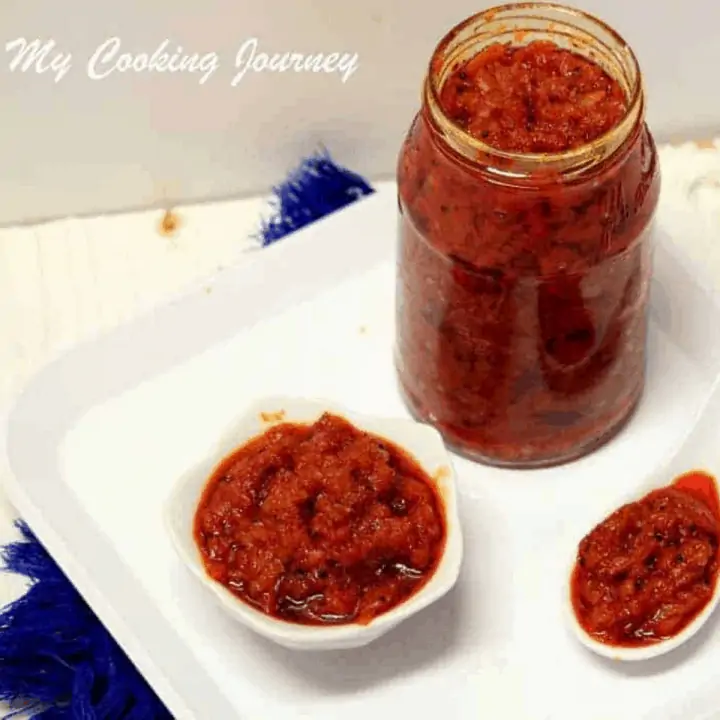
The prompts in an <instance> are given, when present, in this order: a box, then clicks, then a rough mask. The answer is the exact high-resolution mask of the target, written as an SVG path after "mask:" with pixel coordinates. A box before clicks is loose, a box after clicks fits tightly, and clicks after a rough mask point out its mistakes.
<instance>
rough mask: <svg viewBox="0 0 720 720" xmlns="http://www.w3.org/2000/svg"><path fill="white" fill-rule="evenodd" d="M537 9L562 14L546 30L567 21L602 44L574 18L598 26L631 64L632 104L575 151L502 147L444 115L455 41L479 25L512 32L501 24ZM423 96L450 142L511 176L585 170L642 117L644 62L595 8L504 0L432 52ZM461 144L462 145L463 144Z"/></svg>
mask: <svg viewBox="0 0 720 720" xmlns="http://www.w3.org/2000/svg"><path fill="white" fill-rule="evenodd" d="M533 11H534V12H535V13H536V15H535V18H537V17H538V15H539V14H545V15H548V16H552V15H553V14H556V15H557V18H558V19H557V20H550V24H549V27H548V30H547V32H553V31H554V32H557V31H558V27H559V26H560V25H563V24H564V25H565V27H566V28H569V29H571V30H572V29H574V30H577V31H579V32H580V33H581V34H584V35H586V36H588V38H592V40H594V42H596V43H598V44H602V41H601V40H599V39H598V38H597V37H595V36H591V35H590V32H589V31H588V30H583V29H582V28H581V27H580V26H579V25H578V24H576V23H573V20H575V21H580V22H585V23H586V24H588V25H589V26H590V27H591V28H594V29H596V30H597V31H598V34H600V33H603V34H606V35H607V36H608V37H609V38H610V40H611V41H612V42H613V43H615V44H616V45H617V52H616V54H617V55H618V56H620V57H621V60H622V61H624V63H625V66H626V68H628V69H629V73H628V74H630V75H631V76H632V79H631V81H630V82H627V83H625V84H626V85H627V88H626V93H627V96H628V103H627V109H626V111H625V114H624V116H623V118H622V119H621V120H620V122H619V123H618V124H616V125H615V126H614V127H612V128H610V130H608V131H607V132H606V133H604V134H603V135H600V136H599V137H597V138H595V139H594V140H592V141H590V142H589V143H586V144H583V145H580V146H578V147H576V148H572V149H570V150H565V151H561V152H546V153H520V152H508V151H504V150H500V149H498V148H495V147H493V146H492V145H488V144H487V143H485V142H483V141H482V140H481V139H480V138H477V137H475V136H474V135H470V134H469V133H467V132H466V131H465V130H464V129H463V128H461V127H460V126H459V125H457V124H455V123H454V122H453V121H452V120H450V118H449V117H448V116H447V115H446V114H445V112H444V111H443V109H442V105H441V103H440V91H441V89H442V82H441V80H442V78H441V77H440V74H441V71H442V70H443V69H445V68H446V64H447V63H448V61H447V59H446V58H445V57H444V53H445V52H446V51H447V50H448V49H449V48H451V47H452V45H453V42H454V41H455V40H456V39H457V38H458V37H459V36H460V35H461V34H462V33H464V32H467V31H468V30H469V29H472V28H473V27H477V28H478V29H482V28H486V30H485V32H486V33H487V34H488V35H491V34H498V35H499V34H500V33H501V32H503V31H505V32H507V28H503V25H502V24H501V23H502V22H503V21H504V22H505V23H507V22H511V21H512V20H522V19H523V18H524V19H530V17H531V16H530V15H527V14H523V13H532V12H533ZM518 13H519V14H518ZM493 28H494V32H493ZM514 32H515V33H518V32H522V31H521V30H519V29H516V30H515V31H514ZM473 37H474V36H473V35H471V36H470V39H469V41H466V42H472V38H473ZM496 42H497V40H496ZM585 42H587V43H588V44H589V43H590V40H589V39H586V40H585ZM454 63H455V60H454V58H451V60H450V64H451V65H452V64H454ZM424 100H425V103H426V105H427V106H428V108H429V110H430V114H431V116H432V119H433V121H434V124H435V125H436V129H438V130H440V131H441V132H443V134H444V135H445V136H446V137H452V138H454V139H455V142H453V143H451V144H452V145H453V146H455V149H456V150H458V151H460V152H461V154H462V155H464V156H468V155H472V156H473V157H474V158H477V159H483V158H485V159H491V160H495V161H499V162H501V163H503V164H504V165H506V168H505V170H503V171H502V174H505V175H509V176H512V177H524V176H526V175H527V172H522V171H521V172H517V171H512V170H508V169H507V168H509V167H513V168H518V167H522V166H528V165H529V166H532V167H539V166H545V167H548V168H554V169H557V170H560V171H564V172H566V173H568V174H576V173H581V172H584V171H585V170H586V169H587V168H588V167H590V166H592V165H596V164H597V163H598V161H599V160H602V159H604V158H606V157H607V156H608V155H610V154H612V153H613V152H614V151H615V150H617V149H618V148H619V147H620V146H621V145H622V144H623V142H624V140H625V139H626V138H627V137H628V136H629V135H630V134H631V132H632V130H633V128H634V127H635V126H636V125H637V123H638V120H639V119H641V118H642V117H643V114H644V102H645V101H644V88H643V79H642V74H641V72H640V66H639V63H638V60H637V57H636V56H635V53H634V52H633V50H632V48H631V47H630V46H629V45H628V43H627V42H626V41H625V39H624V38H623V37H622V36H621V35H620V34H619V33H618V32H617V31H616V30H614V29H613V28H612V27H610V26H609V25H608V24H607V23H605V22H604V21H603V20H600V19H599V18H597V17H596V16H594V15H592V14H591V13H588V12H585V11H583V10H579V9H577V8H572V7H568V6H566V5H562V4H559V3H551V2H518V3H509V4H506V5H499V6H495V7H492V8H489V9H487V10H483V11H482V12H479V13H476V14H475V15H472V16H471V17H469V18H467V19H465V20H463V21H462V22H460V23H458V24H457V25H455V27H453V28H452V29H451V30H450V31H448V32H447V33H446V34H445V36H444V37H443V38H442V39H441V40H440V42H439V43H438V44H437V46H436V48H435V50H434V51H433V54H432V56H431V59H430V62H429V65H428V71H427V76H426V81H425V86H424ZM458 145H459V146H461V147H458Z"/></svg>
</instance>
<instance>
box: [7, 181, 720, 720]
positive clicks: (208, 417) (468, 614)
mask: <svg viewBox="0 0 720 720" xmlns="http://www.w3.org/2000/svg"><path fill="white" fill-rule="evenodd" d="M396 212H397V205H396V200H395V194H394V189H393V188H392V187H390V188H388V189H384V190H383V191H382V192H379V193H377V194H375V195H374V196H372V197H370V198H368V199H365V200H362V201H360V202H358V203H356V204H354V205H353V206H352V207H350V208H349V209H347V210H345V211H343V212H340V213H337V214H336V215H334V216H332V217H330V218H328V219H327V220H324V221H322V222H320V223H317V224H315V225H314V226H311V227H310V228H308V229H306V230H304V231H302V232H300V233H298V234H297V235H295V236H293V237H291V238H288V239H287V240H285V241H283V242H281V243H279V244H277V245H276V246H273V247H271V248H268V249H267V250H264V251H262V252H260V253H258V254H257V257H256V259H254V260H253V261H251V262H249V263H246V264H244V265H242V266H240V267H237V268H235V269H230V270H227V271H225V272H224V273H222V274H221V275H220V276H218V278H216V280H215V281H214V285H213V288H212V292H209V293H208V292H207V291H206V289H205V288H202V289H198V290H197V292H193V293H191V294H190V295H188V296H185V297H183V298H181V299H179V300H177V301H176V302H174V303H172V304H170V305H169V306H167V307H165V308H163V309H162V310H160V311H158V312H155V313H153V314H152V315H150V316H147V317H144V318H142V319H140V320H139V321H136V322H134V323H132V324H130V325H128V326H125V327H123V328H121V329H120V330H117V331H115V332H113V333H112V334H111V335H108V336H105V337H102V338H100V339H98V340H95V341H93V342H91V343H89V344H86V345H84V346H81V347H79V348H77V349H75V350H74V351H72V352H71V353H70V354H69V355H67V356H65V357H64V358H62V359H61V360H59V361H57V362H55V363H54V364H52V365H50V366H49V367H48V368H46V369H45V370H44V371H42V372H41V373H40V375H39V376H37V377H36V379H34V380H33V381H32V382H31V383H30V385H29V386H28V387H27V388H26V389H25V391H24V392H23V393H22V395H21V396H20V397H19V399H18V400H17V403H16V404H15V406H14V407H13V409H12V410H11V412H10V413H9V416H8V419H7V428H6V432H5V433H3V440H4V443H5V450H4V453H0V455H4V456H6V460H7V465H8V468H7V469H8V471H9V472H8V473H7V474H8V477H9V481H8V491H9V493H10V497H11V499H12V501H13V502H14V504H15V505H16V506H17V507H18V509H19V511H20V512H21V513H22V514H23V516H24V517H25V518H26V519H27V520H28V521H29V522H30V524H31V525H32V527H33V528H34V530H35V531H36V532H37V533H38V535H39V537H40V538H41V540H42V541H43V542H44V543H45V544H46V545H47V546H48V547H49V549H50V550H51V551H52V553H53V554H54V555H55V557H56V558H57V559H58V561H59V562H60V564H61V565H62V567H63V568H64V569H65V571H66V572H67V573H68V574H69V576H70V577H71V579H72V580H73V581H74V582H75V583H76V584H77V586H78V587H79V589H80V590H81V592H82V593H83V594H84V595H85V597H86V598H87V600H88V601H89V603H90V604H91V605H92V607H93V608H94V609H95V611H96V612H97V613H98V615H99V616H100V618H101V619H102V620H103V621H104V622H105V623H106V625H107V626H108V627H109V628H110V630H111V631H112V632H113V633H114V634H115V635H116V637H117V639H118V641H119V642H120V643H121V644H122V645H123V646H124V648H125V649H126V651H127V652H128V653H129V655H130V656H131V658H132V659H133V660H134V661H135V662H136V663H137V665H138V666H139V668H140V669H141V670H142V671H143V672H144V673H145V675H146V676H147V678H148V680H149V681H150V682H151V683H152V684H153V685H154V687H155V688H156V689H157V691H158V693H159V694H160V695H161V696H162V697H163V699H164V700H165V701H166V703H167V704H168V706H169V707H170V709H171V712H172V713H173V714H174V715H175V716H176V717H178V718H195V719H197V720H232V719H233V718H240V719H241V720H274V719H276V718H278V719H279V718H283V719H284V720H297V719H299V718H312V720H337V719H338V718H342V719H343V720H366V718H367V717H389V716H390V715H391V714H393V715H395V714H397V713H402V714H403V715H407V716H408V717H414V718H437V717H442V718H444V719H448V720H449V719H455V718H457V719H458V720H470V719H471V718H472V719H473V720H475V719H476V718H479V717H483V718H491V719H492V720H505V719H506V718H507V719H508V720H511V719H512V720H549V719H552V720H645V719H647V720H649V719H650V718H653V720H706V718H710V717H713V715H712V711H713V710H714V708H715V707H720V690H716V689H715V688H716V686H717V684H718V679H720V624H719V623H718V622H713V621H711V623H710V626H709V627H708V628H706V629H705V631H703V632H702V633H701V636H699V637H698V638H696V640H694V641H693V642H691V644H690V646H689V647H686V648H684V649H681V650H679V651H677V652H676V653H675V654H671V655H669V656H666V657H664V658H661V659H659V660H656V661H652V662H649V663H646V664H640V665H633V666H627V665H621V664H619V663H610V662H605V661H602V660H600V659H597V658H595V657H594V656H591V655H589V654H588V653H587V651H585V650H584V649H582V648H581V647H580V646H579V645H578V644H577V643H576V641H575V640H574V639H573V638H572V637H571V635H570V633H569V632H568V631H567V630H566V628H565V626H564V624H563V621H562V617H561V604H560V603H561V592H562V586H563V581H564V572H565V570H566V566H567V563H568V562H569V561H570V558H571V555H572V552H573V549H574V548H573V543H574V542H575V541H576V540H577V539H579V537H580V536H582V534H583V533H584V532H585V531H587V530H588V529H589V523H590V522H592V521H594V520H595V519H596V517H597V513H598V508H601V509H603V508H606V507H608V506H611V505H612V504H613V503H614V502H615V501H616V500H617V499H619V498H624V497H625V496H626V494H627V492H628V491H631V490H632V488H633V487H634V486H636V485H640V484H641V483H642V482H643V480H644V479H645V478H646V477H647V475H648V474H649V473H651V472H652V470H653V469H654V468H655V467H656V466H658V465H659V464H660V463H661V462H662V461H663V459H664V457H665V455H666V454H667V453H669V452H671V451H672V450H673V448H674V447H675V446H677V444H678V443H679V442H680V441H681V440H682V438H683V436H684V434H685V433H686V432H687V431H688V430H689V428H690V427H691V424H692V422H693V420H694V417H695V414H696V413H697V412H698V410H699V409H700V407H701V404H702V401H703V399H704V398H705V396H706V394H707V392H708V390H709V388H710V385H711V383H712V382H713V380H714V379H715V377H716V376H717V375H718V373H719V372H720V305H719V304H718V300H717V298H716V297H715V296H714V295H713V293H712V292H711V291H710V290H709V289H708V288H709V287H710V286H709V284H708V283H705V282H703V281H702V279H700V277H699V275H698V273H697V270H696V269H695V268H694V267H692V266H691V264H690V263H689V261H688V260H687V259H686V257H685V255H684V253H683V251H682V249H681V245H682V242H683V241H685V240H687V237H688V235H689V234H690V233H692V232H695V231H696V230H693V225H692V219H691V218H688V217H685V216H684V215H683V214H682V212H683V211H680V210H678V209H677V208H673V207H672V204H671V203H669V202H668V201H667V199H665V200H664V201H663V203H662V207H661V210H660V217H659V235H658V246H657V251H656V258H655V279H654V281H653V290H652V322H651V332H650V341H649V342H650V360H649V377H648V385H647V392H646V395H645V397H644V399H643V401H642V403H641V406H640V408H639V410H638V412H637V414H636V415H635V417H634V418H633V420H632V421H631V423H630V424H629V426H628V427H627V428H626V430H624V431H623V433H622V434H621V435H620V436H618V437H617V438H616V439H615V440H614V441H613V442H612V443H611V444H609V445H607V446H606V447H605V448H603V449H602V450H600V451H599V452H597V453H595V454H594V455H592V456H591V457H588V458H586V459H584V460H582V461H580V462H577V463H574V464H571V465H567V466H565V467H562V468H559V469H550V470H540V471H532V472H527V471H525V472H514V471H507V470H504V471H503V470H496V469H491V468H486V467H482V466H479V465H473V464H472V463H470V462H468V461H466V460H462V459H459V458H458V459H456V461H455V462H456V470H457V473H458V475H459V484H460V492H461V502H462V519H463V523H464V534H465V547H466V550H465V552H466V556H465V563H464V567H463V571H462V574H461V578H460V581H459V584H458V586H457V587H456V589H455V590H454V591H453V592H452V593H451V594H450V595H449V596H448V597H446V598H445V599H444V600H443V601H441V602H439V603H438V604H437V605H435V606H433V607H431V608H429V609H427V610H426V611H424V612H423V613H421V614H420V615H418V616H417V617H416V618H414V619H411V620H409V621H408V622H407V623H405V624H403V625H401V626H400V627H399V628H398V629H397V630H396V631H394V632H392V633H391V634H389V635H388V636H386V637H384V638H382V639H380V640H379V641H378V642H377V643H375V644H372V645H370V646H369V647H367V648H364V649H361V650H354V651H348V652H332V653H313V654H301V653H293V652H290V651H287V650H281V649H279V648H277V647H275V646H272V645H270V644H268V643H267V642H266V641H263V640H261V639H259V638H257V637H255V636H254V635H252V634H250V633H249V632H248V631H246V630H245V629H244V628H242V627H241V626H239V625H236V624H235V623H234V622H233V621H232V620H230V619H228V618H227V617H225V616H224V615H223V614H221V612H220V611H219V610H218V608H217V607H216V605H215V604H214V601H213V599H212V597H211V596H210V595H209V594H208V593H207V592H206V591H205V590H204V589H203V588H202V587H201V586H200V585H199V584H198V583H197V582H196V581H195V580H194V579H193V578H192V577H191V576H190V575H189V573H188V572H187V571H186V570H185V569H184V568H183V567H181V565H180V563H179V561H178V560H177V558H176V556H175V554H174V552H173V550H172V548H171V545H170V541H169V540H168V538H167V536H166V534H165V529H164V526H163V522H162V506H163V503H164V500H165V498H166V497H167V495H168V493H169V491H170V488H171V487H172V485H173V483H174V482H175V481H176V479H177V478H178V477H179V476H180V475H181V474H182V473H183V472H184V471H185V470H186V469H187V468H188V467H189V466H191V465H192V464H193V463H194V462H195V461H196V460H198V459H199V458H200V457H201V456H202V455H203V453H204V452H205V451H206V450H207V448H209V447H210V446H211V445H212V444H213V441H214V439H215V438H216V436H217V435H218V433H220V432H221V431H222V430H223V429H224V428H225V426H226V425H227V423H228V422H229V421H230V420H231V419H232V418H233V417H234V416H235V415H236V414H237V412H238V411H239V410H240V409H242V407H243V406H244V405H245V404H247V403H248V402H250V401H252V400H253V399H255V398H257V397H259V396H261V395H278V394H290V395H310V396H316V397H318V396H319V397H327V398H330V399H333V400H335V401H336V402H339V403H342V404H344V405H345V406H348V407H352V408H353V409H354V410H356V411H358V412H368V413H375V414H386V415H406V411H405V409H404V407H403V405H402V403H401V401H400V399H399V396H398V394H397V391H396V387H395V378H394V372H393V363H392V342H393V323H394V308H393V302H394V246H395V223H396V217H395V216H396ZM671 236H672V237H671ZM0 449H2V448H0ZM718 717H720V715H718Z"/></svg>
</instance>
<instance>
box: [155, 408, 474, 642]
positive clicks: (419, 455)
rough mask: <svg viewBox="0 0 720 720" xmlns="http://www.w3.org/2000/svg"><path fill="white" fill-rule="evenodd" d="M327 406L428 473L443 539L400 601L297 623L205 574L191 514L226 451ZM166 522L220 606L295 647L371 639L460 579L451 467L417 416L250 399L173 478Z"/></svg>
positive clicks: (440, 444) (459, 540)
mask: <svg viewBox="0 0 720 720" xmlns="http://www.w3.org/2000/svg"><path fill="white" fill-rule="evenodd" d="M324 412H331V413H334V414H336V415H339V416H341V417H344V418H345V419H347V420H348V421H349V422H351V423H352V424H353V425H355V426H356V427H357V428H359V429H361V430H365V431H367V432H370V433H373V434H375V435H379V436H381V437H384V438H387V439H388V440H390V441H391V442H393V443H395V444H396V445H398V446H399V447H401V448H402V449H404V450H405V451H406V452H408V453H409V454H410V455H412V456H413V457H414V458H415V460H416V461H417V462H418V464H419V465H420V466H421V467H422V468H423V469H424V470H425V471H426V472H427V474H428V475H429V476H430V477H431V478H433V480H434V482H435V483H436V488H437V490H438V494H439V495H440V497H441V498H442V501H443V510H444V513H445V522H446V528H447V539H446V542H445V547H444V550H443V554H442V557H441V558H440V561H439V563H438V566H437V568H436V570H435V573H434V574H433V576H432V577H431V578H430V580H429V581H428V582H427V583H426V584H425V585H424V586H423V587H422V588H421V589H420V590H419V591H418V592H416V593H415V594H414V595H412V596H411V597H410V598H408V599H407V600H406V601H405V602H403V603H402V604H401V605H398V606H397V607H395V608H393V609H392V610H390V611H388V612H386V613H384V614H382V615H379V616H378V617H376V618H374V619H373V620H372V621H371V622H370V623H368V624H366V625H359V624H347V625H334V626H311V625H299V624H295V623H289V622H285V621H283V620H279V619H276V618H273V617H270V616H269V615H266V614H265V613H263V612H260V611H259V610H257V609H255V608H253V607H252V606H251V605H248V604H247V603H245V602H243V601H242V600H240V599H239V598H238V597H237V596H235V595H233V594H232V593H231V592H230V591H229V590H227V589H226V588H225V587H224V586H223V585H221V584H220V583H218V582H216V581H214V580H212V579H211V578H210V577H209V576H208V574H207V573H206V571H205V567H204V565H203V562H202V558H201V555H200V552H199V550H198V548H197V545H196V543H195V539H194V537H193V519H194V516H195V511H196V509H197V505H198V503H199V501H200V498H201V495H202V492H203V490H204V488H205V486H206V484H207V482H208V480H209V479H210V477H211V475H212V473H213V471H214V470H215V468H216V467H217V465H218V464H219V463H220V462H221V461H222V460H223V459H224V458H226V457H227V456H228V455H230V454H231V453H232V452H233V451H234V450H236V449H237V448H239V447H240V446H242V445H243V444H245V443H246V442H247V441H248V440H250V439H251V438H253V437H255V436H257V435H259V434H261V433H263V432H264V431H265V430H267V429H268V427H270V426H271V425H272V424H274V423H277V422H300V423H312V422H314V421H315V420H317V419H318V418H319V417H320V416H321V415H322V414H323V413H324ZM165 524H166V527H167V529H168V532H169V534H170V538H171V540H172V543H173V545H174V547H175V550H176V552H177V554H178V556H179V557H180V559H181V561H182V562H183V563H184V564H185V565H186V566H187V567H188V568H189V570H190V571H191V572H192V574H193V575H194V576H195V577H196V578H197V579H198V580H199V581H200V582H201V583H202V584H203V585H204V586H205V587H206V588H207V589H208V590H209V591H210V592H211V593H212V594H213V595H214V597H215V599H216V600H217V602H218V603H219V605H220V607H221V608H222V609H223V610H224V611H225V612H227V613H228V614H229V615H230V616H232V617H233V618H235V619H236V620H237V621H239V622H240V623H242V624H243V625H245V626H246V627H248V628H249V629H251V630H253V631H254V632H256V633H258V634H259V635H262V636H264V637H265V638H267V639H269V640H272V641H273V642H276V643H278V644H279V645H282V646H284V647H288V648H292V649H296V650H338V649H344V648H353V647H361V646H363V645H367V644H368V643H370V642H372V641H373V640H376V639H377V638H379V637H380V636H381V635H384V634H385V633H386V632H388V631H389V630H392V629H393V628H394V627H396V626H397V625H398V624H399V623H401V622H403V620H406V619H407V618H409V617H411V616H412V615H415V614H416V613H418V612H420V611H421V610H423V609H424V608H426V607H427V606H428V605H430V604H432V603H434V602H436V601H437V600H439V599H440V598H441V597H443V596H444V595H445V594H446V593H448V592H449V591H450V589H451V588H452V587H453V586H454V585H455V583H456V581H457V579H458V576H459V573H460V566H461V564H462V556H463V539H462V531H461V527H460V519H459V515H458V503H457V490H456V481H455V471H454V469H453V466H452V461H451V459H450V455H449V453H448V451H447V449H446V448H445V444H444V443H443V440H442V437H441V436H440V434H439V433H438V432H437V431H436V430H435V429H434V428H432V427H430V426H429V425H425V424H422V423H419V422H416V421H414V420H408V419H395V418H383V417H375V416H369V415H360V414H357V413H354V412H351V411H349V410H347V409H345V408H343V407H341V406H339V405H337V404H335V403H333V402H329V401H324V400H313V399H303V398H295V397H282V396H279V397H270V398H265V399H261V400H257V401H255V402H253V403H252V404H251V405H249V406H248V407H247V408H246V409H245V410H244V411H243V412H242V413H241V414H240V415H239V416H238V418H237V419H236V420H235V421H234V422H233V423H232V424H231V425H230V427H229V428H228V429H227V430H226V432H225V433H223V435H222V437H221V438H220V439H219V441H218V442H217V443H216V444H215V445H214V447H212V448H210V450H209V452H208V453H207V455H206V456H205V458H204V459H203V460H202V461H201V462H199V463H198V464H197V465H196V466H195V467H193V468H192V469H191V470H190V471H189V472H187V473H185V475H183V476H182V477H181V478H180V479H179V480H178V482H177V484H176V485H175V487H174V488H173V491H172V493H171V494H170V496H169V497H168V499H167V502H166V505H165Z"/></svg>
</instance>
